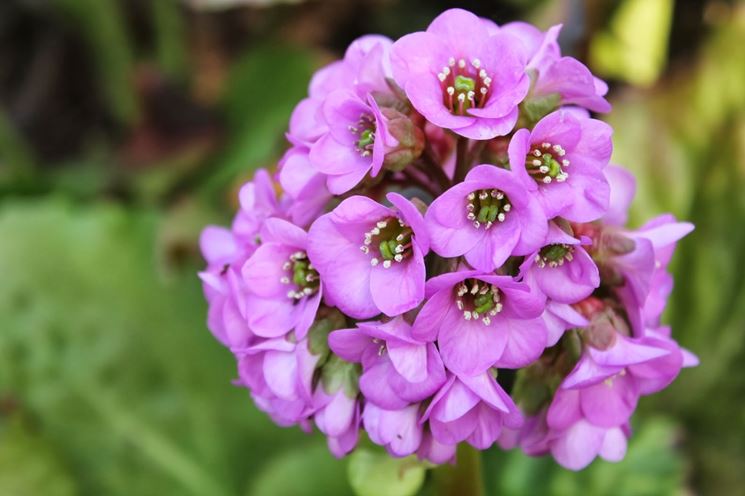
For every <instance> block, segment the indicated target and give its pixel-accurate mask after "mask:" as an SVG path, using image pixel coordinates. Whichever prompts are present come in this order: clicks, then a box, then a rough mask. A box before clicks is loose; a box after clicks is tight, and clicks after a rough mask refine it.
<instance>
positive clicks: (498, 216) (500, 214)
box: [497, 212, 505, 222]
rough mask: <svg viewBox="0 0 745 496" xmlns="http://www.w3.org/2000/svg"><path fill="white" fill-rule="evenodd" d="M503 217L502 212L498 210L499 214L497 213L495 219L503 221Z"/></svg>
mask: <svg viewBox="0 0 745 496" xmlns="http://www.w3.org/2000/svg"><path fill="white" fill-rule="evenodd" d="M504 219H505V217H504V214H503V213H502V212H499V214H497V220H498V221H499V222H504Z"/></svg>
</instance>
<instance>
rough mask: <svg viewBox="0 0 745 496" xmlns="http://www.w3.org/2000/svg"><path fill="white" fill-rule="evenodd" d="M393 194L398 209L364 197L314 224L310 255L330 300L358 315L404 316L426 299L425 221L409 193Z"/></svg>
mask: <svg viewBox="0 0 745 496" xmlns="http://www.w3.org/2000/svg"><path fill="white" fill-rule="evenodd" d="M387 198H388V200H389V201H390V202H391V203H392V204H393V207H394V208H388V207H384V206H383V205H381V204H379V203H377V202H375V201H373V200H371V199H369V198H366V197H363V196H353V197H351V198H347V199H346V200H344V201H343V202H341V203H340V204H339V206H338V207H336V208H335V209H334V210H333V211H332V212H331V213H329V214H326V215H324V216H322V217H320V218H319V219H318V220H316V221H315V223H314V224H313V226H311V228H310V234H309V240H308V241H309V242H308V253H309V255H310V259H311V260H312V261H313V264H314V266H315V267H316V269H317V270H318V272H319V273H320V274H321V277H322V279H323V281H324V285H325V291H326V299H327V301H329V302H330V304H332V305H335V306H337V307H338V308H339V309H340V310H342V311H343V312H344V313H346V314H347V315H350V316H352V317H354V318H358V319H364V318H369V317H372V316H374V315H377V314H378V313H380V312H383V313H384V314H386V315H389V316H395V315H399V314H401V313H403V312H406V311H408V310H411V309H412V308H414V307H416V306H417V305H418V304H419V303H421V301H422V299H423V298H424V279H425V268H424V255H425V254H426V253H427V252H428V251H429V238H428V235H427V230H426V228H425V226H424V220H423V219H422V216H421V214H420V213H419V211H418V210H417V208H416V207H415V206H414V204H413V203H411V202H410V201H408V200H406V199H405V198H404V197H403V196H401V195H399V194H397V193H389V194H388V197H387Z"/></svg>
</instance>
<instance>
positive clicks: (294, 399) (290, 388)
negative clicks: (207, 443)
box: [235, 337, 318, 426]
mask: <svg viewBox="0 0 745 496" xmlns="http://www.w3.org/2000/svg"><path fill="white" fill-rule="evenodd" d="M235 351H236V355H237V357H238V376H239V380H238V384H239V385H242V386H245V387H247V388H249V389H250V390H251V397H252V398H253V400H254V402H255V403H256V405H257V406H258V407H259V409H261V410H262V411H264V412H266V413H267V414H268V415H270V416H271V417H272V419H273V420H274V421H275V422H276V423H278V424H279V425H284V426H288V425H294V424H296V423H298V422H302V421H304V420H305V419H307V418H308V417H309V416H310V415H311V414H312V413H313V411H314V405H313V399H312V381H313V372H314V370H315V368H316V365H317V364H318V356H317V355H313V354H312V353H311V352H310V350H309V349H308V343H307V341H306V340H302V341H298V342H297V343H293V342H291V341H289V340H287V339H285V338H284V337H281V338H273V339H265V340H261V341H259V342H258V343H256V344H254V345H252V346H250V347H248V348H244V349H236V350H235Z"/></svg>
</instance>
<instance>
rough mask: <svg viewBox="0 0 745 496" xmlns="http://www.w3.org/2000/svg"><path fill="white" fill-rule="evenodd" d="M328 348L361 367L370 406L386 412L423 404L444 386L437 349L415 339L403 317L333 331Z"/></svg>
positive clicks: (364, 389)
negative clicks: (414, 404) (422, 402)
mask: <svg viewBox="0 0 745 496" xmlns="http://www.w3.org/2000/svg"><path fill="white" fill-rule="evenodd" d="M329 347H330V348H331V350H332V351H333V352H334V353H336V355H337V356H340V357H341V358H343V359H344V360H347V361H349V362H356V363H361V364H362V368H363V373H362V375H361V376H360V390H361V391H362V393H363V394H364V395H365V398H367V400H368V401H369V402H370V403H373V404H375V405H377V406H379V407H381V408H385V409H387V410H399V409H401V408H404V407H406V406H408V405H409V404H412V403H415V402H418V401H421V400H424V399H425V398H427V397H429V396H431V395H432V394H433V393H434V392H435V391H437V390H438V389H439V388H440V386H442V384H443V383H444V382H445V368H444V367H443V365H442V360H441V359H440V355H439V353H438V351H437V348H435V345H434V344H433V343H431V342H424V341H420V340H417V339H416V338H414V337H413V336H412V335H411V326H410V325H409V324H407V323H406V322H405V321H404V320H403V319H402V318H400V317H399V318H396V319H394V320H391V321H389V322H386V323H382V322H362V323H359V324H357V328H356V329H341V330H337V331H334V332H332V333H331V334H330V335H329Z"/></svg>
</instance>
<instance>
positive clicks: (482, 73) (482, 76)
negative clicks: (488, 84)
mask: <svg viewBox="0 0 745 496" xmlns="http://www.w3.org/2000/svg"><path fill="white" fill-rule="evenodd" d="M487 76H488V74H487V73H486V71H485V70H484V69H481V70H480V71H479V77H480V78H481V79H484V78H485V77H487Z"/></svg>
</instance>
